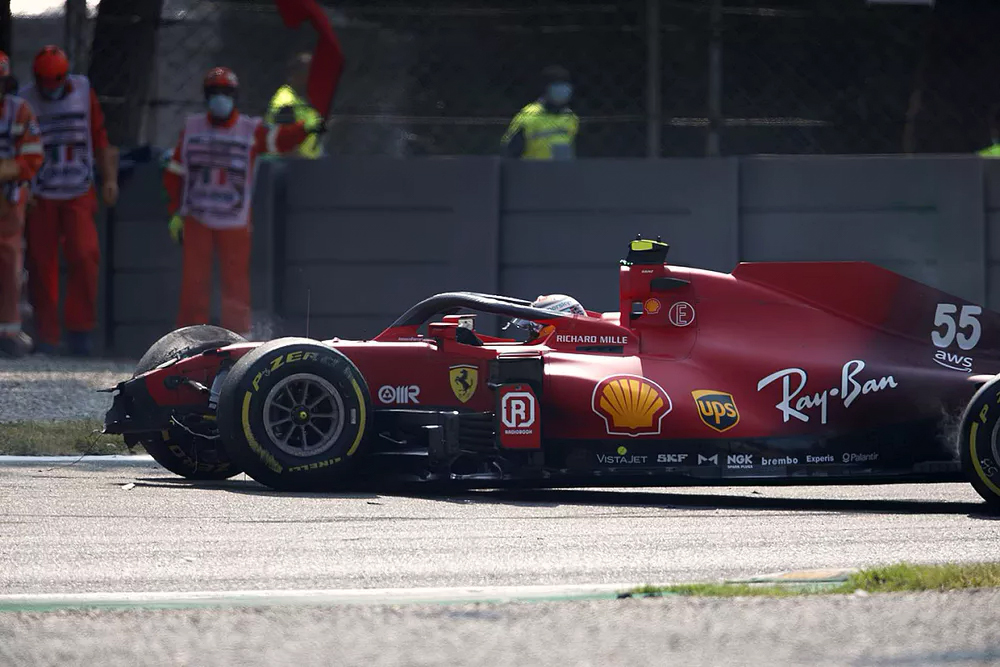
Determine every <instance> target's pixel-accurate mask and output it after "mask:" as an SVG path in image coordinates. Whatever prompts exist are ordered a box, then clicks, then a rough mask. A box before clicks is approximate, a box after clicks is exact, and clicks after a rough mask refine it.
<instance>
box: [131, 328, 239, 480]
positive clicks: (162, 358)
mask: <svg viewBox="0 0 1000 667" xmlns="http://www.w3.org/2000/svg"><path fill="white" fill-rule="evenodd" d="M245 342H247V341H246V339H245V338H243V336H240V335H239V334H236V333H233V332H232V331H230V330H229V329H223V328H222V327H215V326H211V325H207V324H201V325H195V326H190V327H184V328H182V329H177V330H175V331H171V332H170V333H168V334H166V335H165V336H163V337H162V338H160V339H159V340H158V341H156V342H155V343H153V344H152V345H151V346H150V348H149V349H148V350H147V351H146V354H144V355H142V359H140V360H139V363H138V364H136V367H135V371H134V372H133V374H132V377H137V376H139V375H142V374H143V373H147V372H149V371H151V370H153V369H154V368H156V367H157V366H159V365H160V364H162V363H165V362H167V361H170V360H172V359H185V358H187V357H193V356H194V355H196V354H201V353H202V352H205V351H206V350H212V349H215V348H217V347H224V346H226V345H233V344H235V343H245ZM139 442H140V444H142V447H143V449H145V450H146V453H147V454H149V455H150V456H152V457H153V460H154V461H156V462H157V463H159V464H160V465H161V466H163V467H164V468H166V469H167V470H169V471H170V472H172V473H174V474H175V475H180V476H181V477H184V478H186V479H193V480H202V481H217V480H223V479H229V478H230V477H234V476H236V475H238V474H240V473H241V472H242V470H240V468H239V466H237V465H236V464H235V463H233V461H232V460H231V459H230V458H229V455H228V454H227V453H226V450H225V448H224V447H223V446H222V443H221V442H220V440H207V439H205V438H199V437H196V436H193V435H191V434H190V433H188V432H186V431H184V430H183V429H181V428H180V427H178V426H176V425H172V426H170V428H168V429H166V430H163V431H159V432H157V433H152V434H149V435H147V436H143V437H142V438H141V439H140V440H139Z"/></svg>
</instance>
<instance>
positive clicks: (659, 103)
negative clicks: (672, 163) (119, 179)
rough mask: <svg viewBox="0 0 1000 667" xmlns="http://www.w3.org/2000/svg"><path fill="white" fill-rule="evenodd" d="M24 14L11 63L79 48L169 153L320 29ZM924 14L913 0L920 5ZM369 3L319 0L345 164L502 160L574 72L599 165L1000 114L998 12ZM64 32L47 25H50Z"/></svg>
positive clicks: (795, 5) (768, 148) (861, 145)
mask: <svg viewBox="0 0 1000 667" xmlns="http://www.w3.org/2000/svg"><path fill="white" fill-rule="evenodd" d="M83 1H84V0H69V1H68V2H67V5H68V6H69V7H70V8H71V9H73V8H74V7H77V9H76V14H74V12H73V11H71V12H70V14H69V16H68V18H70V19H71V20H70V21H69V23H70V27H69V28H68V29H67V21H65V20H63V19H62V18H60V17H42V18H31V19H29V18H21V19H17V20H16V21H15V30H14V33H15V37H14V40H15V48H14V52H15V59H18V60H21V61H22V63H23V62H24V61H26V60H29V59H30V54H31V53H32V52H33V50H34V49H35V48H37V46H38V45H39V44H40V43H41V41H56V42H60V43H61V42H63V41H64V40H65V41H69V42H71V43H73V44H76V45H77V46H75V47H74V48H75V52H76V54H77V59H76V68H77V69H78V71H81V72H87V73H89V74H90V75H91V77H92V79H93V80H94V82H95V85H96V86H97V88H98V89H99V91H100V93H101V94H102V96H103V99H104V100H105V105H106V108H107V109H108V111H109V115H110V116H111V117H112V119H111V120H112V133H113V135H114V138H115V140H116V141H118V142H120V143H122V144H124V145H134V144H137V143H143V142H146V143H152V144H154V145H158V146H169V145H171V144H172V143H173V141H174V138H175V137H176V134H177V132H178V130H179V128H180V125H181V122H182V119H183V116H184V115H185V114H187V113H191V112H195V111H198V110H200V109H201V107H202V99H201V91H200V82H201V76H202V74H203V73H204V72H205V71H206V70H207V69H208V68H209V67H211V66H214V65H217V64H218V65H226V66H229V67H232V68H233V69H235V70H236V72H237V74H238V75H239V76H240V79H241V83H242V92H241V100H240V105H241V107H242V108H243V110H244V111H246V112H249V113H254V114H262V113H263V112H264V110H265V108H266V105H267V102H268V99H269V97H270V96H271V94H273V92H274V91H275V90H276V89H277V88H278V87H279V86H280V85H281V84H282V83H283V75H284V63H285V62H286V60H287V58H288V56H289V55H290V54H291V53H293V52H295V51H296V50H311V49H312V46H313V43H314V41H315V37H314V34H313V33H312V31H311V29H310V28H308V27H303V28H301V29H299V30H297V31H293V30H289V29H287V28H286V27H285V26H284V24H283V23H282V22H281V20H280V18H279V16H278V14H277V12H276V10H275V9H274V6H273V2H272V1H271V0H255V1H250V0H246V1H244V2H235V1H233V2H216V1H212V0H142V2H135V1H134V0H101V2H100V4H99V5H96V6H95V7H94V10H93V11H92V12H91V15H90V16H89V18H86V19H85V20H81V21H75V20H73V17H74V15H79V14H80V10H79V7H80V6H82V3H83ZM913 1H915V0H913ZM869 2H870V0H767V1H761V0H691V1H689V2H675V1H672V0H617V1H610V0H608V1H605V2H602V1H600V0H593V1H590V2H588V1H587V0H580V1H576V2H570V1H568V0H564V1H563V2H557V0H405V1H404V0H366V1H365V2H358V1H357V0H355V1H354V2H353V3H351V2H329V1H326V0H324V2H323V4H324V6H325V7H326V9H327V13H328V15H329V17H330V19H331V22H332V24H333V26H334V30H335V31H336V33H337V35H338V37H339V39H340V42H341V45H342V47H343V50H344V53H345V58H346V64H345V71H344V75H343V77H342V79H341V85H340V88H339V90H338V94H337V98H336V102H335V104H334V108H333V116H334V118H335V120H336V125H335V129H334V130H333V131H332V132H331V134H330V136H329V137H328V148H329V150H330V152H332V153H336V154H352V155H358V154H380V155H396V156H403V155H463V154H465V155H468V154H477V155H482V154H495V153H497V152H498V150H499V141H500V137H501V136H502V135H503V132H504V130H505V128H506V126H507V124H508V123H509V122H510V119H511V118H512V117H513V116H514V114H515V113H516V112H517V111H518V109H520V108H521V107H522V106H523V105H525V104H527V103H528V102H530V101H532V100H533V99H534V98H536V97H537V96H538V95H539V94H540V92H541V82H540V73H541V70H542V69H543V68H544V67H545V66H546V65H549V64H554V63H555V64H561V65H563V66H565V67H567V68H568V69H569V70H570V71H571V72H572V74H573V77H574V83H575V88H576V93H575V97H574V99H573V102H572V106H573V108H574V110H575V111H576V112H577V114H578V115H579V116H580V118H581V127H580V135H579V139H578V144H577V150H578V154H579V155H580V156H583V157H642V156H663V157H667V156H701V155H714V154H721V155H743V154H759V153H852V154H857V153H898V152H970V151H973V150H976V149H978V148H981V147H983V146H984V145H986V144H987V143H989V141H990V134H989V125H988V119H989V115H990V113H991V111H992V109H993V107H994V106H995V105H996V104H997V103H1000V90H998V84H1000V77H998V76H997V74H998V73H1000V42H998V41H997V40H995V39H993V36H992V34H991V33H992V32H993V29H994V26H995V25H997V19H1000V2H996V1H995V0H951V1H949V2H942V1H940V0H939V2H938V3H937V6H933V7H931V6H919V5H903V4H891V5H882V4H869ZM46 26H48V27H46Z"/></svg>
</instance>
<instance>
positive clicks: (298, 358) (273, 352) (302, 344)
mask: <svg viewBox="0 0 1000 667" xmlns="http://www.w3.org/2000/svg"><path fill="white" fill-rule="evenodd" d="M370 415H371V398H370V396H369V393H368V386H367V384H366V383H365V380H364V377H363V376H362V375H361V372H360V371H358V369H357V367H356V366H355V365H354V364H353V363H351V361H350V360H349V359H348V358H347V357H346V356H344V355H343V354H341V353H340V352H339V351H337V350H335V349H333V348H330V347H328V346H326V345H322V344H319V343H316V342H315V341H312V340H309V339H306V338H282V339H278V340H275V341H272V342H270V343H267V344H265V345H262V346H260V347H259V348H257V349H256V350H254V351H252V352H250V353H248V354H247V355H245V356H243V357H242V358H241V359H240V360H239V361H238V362H236V364H235V365H234V366H233V367H232V369H231V370H230V371H229V375H228V376H227V378H226V381H225V383H224V384H223V386H222V391H221V395H220V397H219V410H218V422H219V433H220V434H221V435H222V440H223V442H224V443H225V447H226V451H227V452H228V454H229V456H230V458H232V460H233V461H235V462H236V463H237V464H238V465H239V466H240V467H241V468H242V469H243V470H244V471H245V472H246V473H247V474H248V475H250V476H251V477H252V478H253V479H255V480H256V481H258V482H260V483H261V484H264V485H265V486H269V487H271V488H273V489H277V490H282V491H307V490H332V489H335V488H337V487H338V486H343V485H344V484H345V483H346V482H347V481H348V480H349V479H350V475H351V472H352V471H353V469H354V466H355V464H356V463H357V461H358V459H360V458H361V455H362V454H363V453H364V449H365V443H366V435H367V431H368V425H369V423H370V421H371V417H370Z"/></svg>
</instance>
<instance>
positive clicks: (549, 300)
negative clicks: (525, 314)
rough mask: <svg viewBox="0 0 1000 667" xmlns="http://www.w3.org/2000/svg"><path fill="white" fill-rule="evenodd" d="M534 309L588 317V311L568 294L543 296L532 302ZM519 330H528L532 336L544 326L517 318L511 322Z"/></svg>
mask: <svg viewBox="0 0 1000 667" xmlns="http://www.w3.org/2000/svg"><path fill="white" fill-rule="evenodd" d="M531 305H532V307H533V308H542V309H543V310H551V311H554V312H557V313H570V314H572V315H584V316H585V315H586V314H587V310H586V309H585V308H584V307H583V306H582V305H581V304H580V302H579V301H577V300H576V299H574V298H573V297H571V296H567V295H566V294H542V295H541V296H539V297H538V298H537V299H535V300H534V301H532V302H531ZM510 323H511V324H513V325H514V326H515V327H517V328H518V329H527V330H528V331H530V332H531V333H532V335H536V336H537V335H538V332H540V331H541V330H542V327H543V326H544V325H542V324H540V323H538V322H532V321H531V320H522V319H520V318H516V319H513V320H511V321H510Z"/></svg>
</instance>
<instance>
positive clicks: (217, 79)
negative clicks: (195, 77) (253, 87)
mask: <svg viewBox="0 0 1000 667" xmlns="http://www.w3.org/2000/svg"><path fill="white" fill-rule="evenodd" d="M239 87H240V80H239V79H237V78H236V75H235V74H234V73H233V70H231V69H229V68H228V67H213V68H212V69H211V70H209V72H208V74H206V75H205V81H204V88H205V92H206V93H207V92H208V91H210V90H218V91H228V92H230V93H235V92H236V90H237V89H238V88H239Z"/></svg>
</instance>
